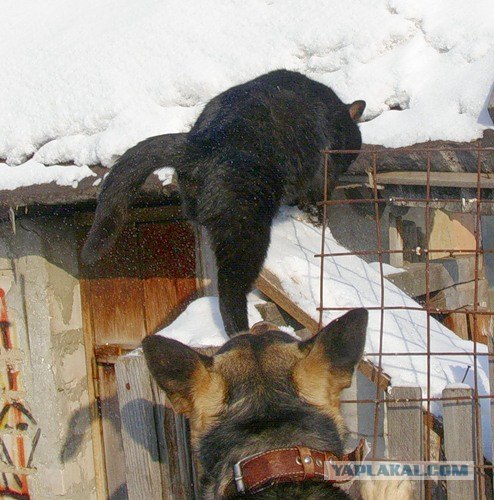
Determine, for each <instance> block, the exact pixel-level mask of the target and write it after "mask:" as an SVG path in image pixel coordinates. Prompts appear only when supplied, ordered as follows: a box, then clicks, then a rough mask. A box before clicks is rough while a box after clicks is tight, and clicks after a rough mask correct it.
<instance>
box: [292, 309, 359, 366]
mask: <svg viewBox="0 0 494 500" xmlns="http://www.w3.org/2000/svg"><path fill="white" fill-rule="evenodd" d="M368 317H369V314H368V312H367V310H366V309H352V310H351V311H349V312H347V313H346V314H344V315H343V316H341V317H340V318H338V319H335V320H334V321H332V322H331V323H329V325H327V326H326V327H325V328H323V329H322V330H321V331H320V332H319V333H318V334H317V335H315V336H314V337H312V338H311V339H309V340H306V341H305V342H301V344H300V348H301V349H302V350H303V351H309V352H308V355H307V356H308V357H314V358H318V362H320V363H326V364H327V363H328V362H329V363H330V364H331V366H332V367H334V368H338V369H342V370H352V371H353V369H354V367H355V366H356V365H357V363H358V362H359V361H360V359H361V358H362V355H363V353H364V347H365V333H366V330H367V321H368Z"/></svg>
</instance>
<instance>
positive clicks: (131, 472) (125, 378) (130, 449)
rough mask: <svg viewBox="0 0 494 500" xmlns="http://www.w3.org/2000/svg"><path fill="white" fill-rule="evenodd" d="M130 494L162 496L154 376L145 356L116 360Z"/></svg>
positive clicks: (143, 496) (139, 496) (135, 495)
mask: <svg viewBox="0 0 494 500" xmlns="http://www.w3.org/2000/svg"><path fill="white" fill-rule="evenodd" d="M115 372H116V377H117V390H118V400H119V407H120V415H121V419H122V440H123V447H124V451H125V474H126V479H127V489H128V493H129V498H131V499H134V498H135V499H137V498H153V499H154V498H156V499H159V498H162V488H161V470H160V463H159V453H158V437H157V435H156V423H155V416H154V398H153V390H152V387H151V379H150V375H149V371H148V369H147V367H146V362H145V360H144V357H143V356H136V355H134V354H132V355H127V356H122V357H121V358H120V359H119V360H118V361H117V363H116V364H115Z"/></svg>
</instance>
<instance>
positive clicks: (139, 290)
mask: <svg viewBox="0 0 494 500" xmlns="http://www.w3.org/2000/svg"><path fill="white" fill-rule="evenodd" d="M132 218H133V220H132V222H131V223H129V224H128V225H127V226H126V228H125V230H124V231H123V234H122V235H121V236H120V238H119V239H118V241H117V242H116V244H115V246H114V248H113V249H112V250H111V251H110V252H109V254H108V255H106V256H105V257H104V258H103V259H102V260H101V261H100V262H98V263H97V264H95V265H93V266H82V267H81V295H82V305H83V317H84V324H85V341H86V352H87V362H88V366H90V367H91V369H90V375H91V376H92V378H93V380H94V382H95V383H94V405H93V406H94V408H93V445H94V448H95V465H96V469H97V474H98V479H99V480H98V490H99V494H100V496H103V497H109V498H111V499H114V500H117V499H125V498H127V493H126V487H125V470H124V460H123V448H122V440H121V433H120V426H121V420H120V414H119V411H118V401H117V394H116V384H115V372H114V366H113V365H114V362H115V361H116V358H117V357H118V356H119V355H121V354H123V353H125V352H127V351H130V350H132V349H134V348H136V347H138V346H139V345H140V343H141V340H142V339H143V337H144V336H146V335H149V334H152V333H154V332H156V331H157V330H158V329H160V328H162V327H164V326H166V325H167V324H169V323H170V322H171V321H172V320H173V319H174V318H175V317H176V316H177V315H178V314H179V313H180V312H182V311H183V309H185V307H186V305H187V304H188V303H189V302H190V301H191V300H192V299H193V298H194V296H195V294H196V292H197V279H196V257H195V242H194V232H193V229H192V227H191V226H190V225H189V223H188V222H186V221H185V220H183V218H181V217H180V212H179V210H178V209H177V208H176V207H164V208H162V209H152V210H139V211H135V212H133V214H132ZM83 219H84V218H83ZM88 230H89V226H86V227H84V229H83V230H81V246H82V242H83V241H84V238H85V235H86V234H87V231H88ZM100 435H101V439H99V436H100Z"/></svg>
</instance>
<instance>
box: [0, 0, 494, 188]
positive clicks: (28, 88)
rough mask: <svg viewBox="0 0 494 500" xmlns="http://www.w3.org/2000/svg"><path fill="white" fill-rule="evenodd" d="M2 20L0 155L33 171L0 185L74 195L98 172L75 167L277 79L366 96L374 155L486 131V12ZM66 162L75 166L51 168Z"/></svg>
mask: <svg viewBox="0 0 494 500" xmlns="http://www.w3.org/2000/svg"><path fill="white" fill-rule="evenodd" d="M1 10H2V15H1V16H0V32H1V33H2V42H1V43H0V60H1V61H2V69H3V71H2V76H1V83H0V158H1V159H3V160H5V161H6V163H7V164H9V165H19V164H23V163H24V167H25V169H24V170H21V169H17V168H16V169H8V168H7V167H6V165H5V163H4V164H1V163H0V189H13V188H15V187H17V186H23V185H26V184H28V183H33V184H34V183H43V182H48V181H49V180H53V181H56V182H58V183H59V184H64V185H76V184H77V182H78V180H80V179H81V178H82V177H84V176H87V175H89V172H88V170H87V169H85V168H80V167H78V166H82V165H94V164H102V165H106V166H110V165H111V164H112V163H113V162H114V160H115V159H116V158H117V157H118V156H119V155H121V154H122V153H123V152H124V151H125V150H126V149H127V148H129V147H130V146H132V145H133V144H135V143H136V142H138V141H139V140H140V139H143V138H145V137H148V136H150V135H155V134H162V133H168V132H179V131H187V130H188V129H189V128H190V126H191V124H192V123H193V122H194V120H195V118H196V117H197V115H198V114H199V113H200V111H201V110H202V108H203V106H204V104H205V103H206V102H207V101H208V100H209V99H211V98H212V97H213V96H215V95H216V94H218V93H219V92H221V91H223V90H225V89H227V88H228V87H230V86H232V85H235V84H238V83H241V82H244V81H247V80H249V79H251V78H253V77H255V76H258V75H260V74H262V73H265V72H267V71H269V70H272V69H275V68H288V69H292V70H297V71H301V72H303V73H305V74H307V75H308V76H310V77H312V78H315V79H317V80H319V81H321V82H323V83H325V84H327V85H329V86H331V87H332V88H334V89H335V91H336V92H337V93H338V94H339V95H340V97H341V98H342V99H343V100H345V101H347V102H350V101H353V100H355V99H365V100H366V101H367V110H366V113H365V116H364V118H365V120H367V121H366V123H364V124H362V132H363V136H364V141H365V142H367V143H375V144H383V145H386V146H391V147H394V146H403V145H409V144H413V143H416V142H421V141H426V140H428V139H443V140H454V141H468V140H471V139H475V138H477V137H479V136H480V135H481V133H482V130H483V129H484V128H485V127H491V126H492V122H491V120H490V118H489V116H488V114H487V111H486V100H487V99H488V96H489V93H490V89H491V85H492V83H493V82H492V78H493V75H494V37H493V36H492V26H493V25H494V9H493V8H492V2H491V1H490V0H478V1H476V2H465V1H464V0H437V1H434V2H430V1H427V0H415V1H413V2H410V1H408V0H371V1H369V0H347V1H345V2H327V1H325V0H283V1H282V0H251V1H249V2H245V1H241V0H202V1H201V2H198V1H196V0H167V1H166V2H164V1H162V0H126V1H125V2H122V1H120V0H71V1H66V0H44V1H43V2H35V1H29V0H16V1H15V2H14V1H7V0H5V1H4V2H2V9H1ZM396 107H399V108H401V109H402V111H395V110H392V109H391V108H396ZM32 156H33V161H32V162H30V163H27V164H26V163H25V162H26V161H27V160H28V159H29V158H31V157H32ZM60 164H64V165H66V164H75V165H77V166H65V167H63V169H64V170H63V173H61V172H60V171H59V170H56V169H47V168H45V165H60ZM60 168H61V167H60ZM28 172H29V173H28Z"/></svg>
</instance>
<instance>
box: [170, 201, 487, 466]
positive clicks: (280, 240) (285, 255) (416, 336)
mask: <svg viewBox="0 0 494 500" xmlns="http://www.w3.org/2000/svg"><path fill="white" fill-rule="evenodd" d="M303 219H304V215H303V213H302V212H300V211H298V210H296V209H289V208H285V209H283V210H282V211H281V213H280V214H279V215H278V217H277V218H276V219H275V222H274V225H273V229H272V236H271V245H270V247H269V251H268V256H267V259H266V262H265V264H264V267H265V268H266V269H268V270H269V271H271V272H272V273H273V274H274V275H275V276H277V277H278V278H279V280H280V282H281V285H282V287H283V290H284V291H285V293H286V295H287V297H288V298H289V299H290V300H291V301H292V302H294V303H295V304H296V305H298V306H299V307H300V308H301V309H302V310H304V311H305V312H306V313H308V314H309V315H311V316H312V317H313V318H314V319H316V320H318V319H319V318H318V314H319V313H318V311H317V307H318V306H319V297H320V296H319V277H320V258H316V257H314V256H315V255H316V254H318V253H320V250H321V228H316V227H314V226H313V225H311V224H308V223H306V222H304V220H303ZM346 251H347V250H346V249H345V248H343V247H342V246H340V245H339V244H338V243H337V242H336V240H335V239H334V238H333V236H332V235H331V233H330V231H329V229H326V238H325V253H340V252H346ZM200 300H203V301H204V300H205V299H200ZM323 305H324V306H325V307H345V308H354V307H369V308H371V307H379V306H380V305H381V278H380V273H379V269H378V268H377V269H376V266H375V265H371V264H368V263H366V262H365V261H364V260H362V259H361V258H360V257H358V256H356V255H349V256H338V257H326V258H325V265H324V296H323ZM384 305H385V306H386V307H409V308H413V309H412V310H411V309H392V310H389V309H388V310H385V311H384V321H383V337H382V345H381V344H380V331H381V312H380V311H379V310H370V311H369V325H368V328H367V341H366V346H365V351H366V352H367V353H376V352H382V353H388V354H393V353H424V354H425V353H427V350H428V349H427V347H428V346H427V313H426V312H425V310H417V308H418V307H420V306H419V304H418V303H417V302H415V301H414V300H413V299H411V298H410V297H408V296H407V295H406V294H405V292H403V291H402V290H400V289H399V288H397V287H396V286H395V285H394V284H393V283H391V282H389V281H387V280H386V279H385V280H384ZM189 307H190V308H191V309H190V311H191V312H193V313H194V314H189V315H188V316H187V317H184V318H179V319H178V320H177V321H176V322H175V323H174V324H172V325H171V326H170V327H168V329H169V330H168V331H171V332H173V338H175V339H177V340H182V341H183V342H190V338H191V333H190V331H193V332H194V337H193V345H207V344H208V343H209V342H211V343H212V344H213V342H214V344H213V345H218V344H221V343H222V342H221V339H226V338H227V337H226V336H225V333H224V330H223V327H222V323H221V320H220V315H219V310H218V303H217V300H216V299H214V300H213V301H209V302H206V301H205V302H203V303H201V304H197V305H195V306H194V310H193V311H192V307H193V306H192V305H191V306H189ZM196 314H198V315H200V324H201V325H204V329H201V331H198V330H197V326H196V325H197V324H198V323H199V322H198V319H197V318H198V316H197V315H196ZM341 314H343V312H342V311H326V312H325V314H324V323H325V324H327V323H329V322H330V321H332V320H333V319H335V318H337V317H338V316H340V315H341ZM179 321H180V323H178V322H179ZM251 321H253V322H255V321H254V320H253V319H251ZM429 321H430V345H429V351H430V352H431V353H434V352H454V353H459V355H449V356H447V355H434V354H432V355H431V357H430V397H440V396H441V393H442V390H443V389H444V388H445V387H447V386H450V385H451V384H458V383H465V384H467V385H468V386H469V387H474V369H473V367H474V360H473V355H472V353H473V349H474V348H473V343H472V342H471V341H467V340H463V339H460V338H459V337H458V336H457V335H456V334H455V333H453V332H452V331H451V330H449V329H448V328H446V327H445V326H443V325H442V324H441V323H439V322H438V321H437V320H435V319H434V318H432V317H430V318H429ZM161 334H162V335H165V336H169V334H168V333H167V330H164V331H162V332H161ZM201 337H204V340H202V341H201V340H199V338H201ZM477 352H479V353H486V352H487V348H486V346H484V345H481V344H478V345H477ZM367 359H368V360H369V361H372V362H373V363H374V364H375V365H378V363H379V359H378V356H367ZM381 359H382V368H383V370H384V372H385V373H386V374H387V375H389V376H390V377H391V384H392V385H394V386H399V385H405V386H410V385H413V386H416V387H417V386H418V387H421V388H422V394H423V396H424V397H427V356H425V355H424V356H417V355H411V356H406V355H405V356H395V355H384V356H382V358H381ZM488 374H489V370H488V359H487V356H479V357H478V358H477V375H478V378H477V382H478V390H479V394H481V395H486V394H489V393H490V392H489V375H488ZM480 405H481V409H482V410H481V411H482V418H483V423H484V424H483V440H484V454H485V455H486V456H487V457H490V456H491V446H490V442H491V441H490V439H491V438H490V436H491V432H490V407H489V400H488V399H482V400H481V402H480ZM431 411H432V412H433V413H434V414H436V415H440V414H441V413H442V408H441V403H440V402H438V401H432V402H431Z"/></svg>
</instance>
